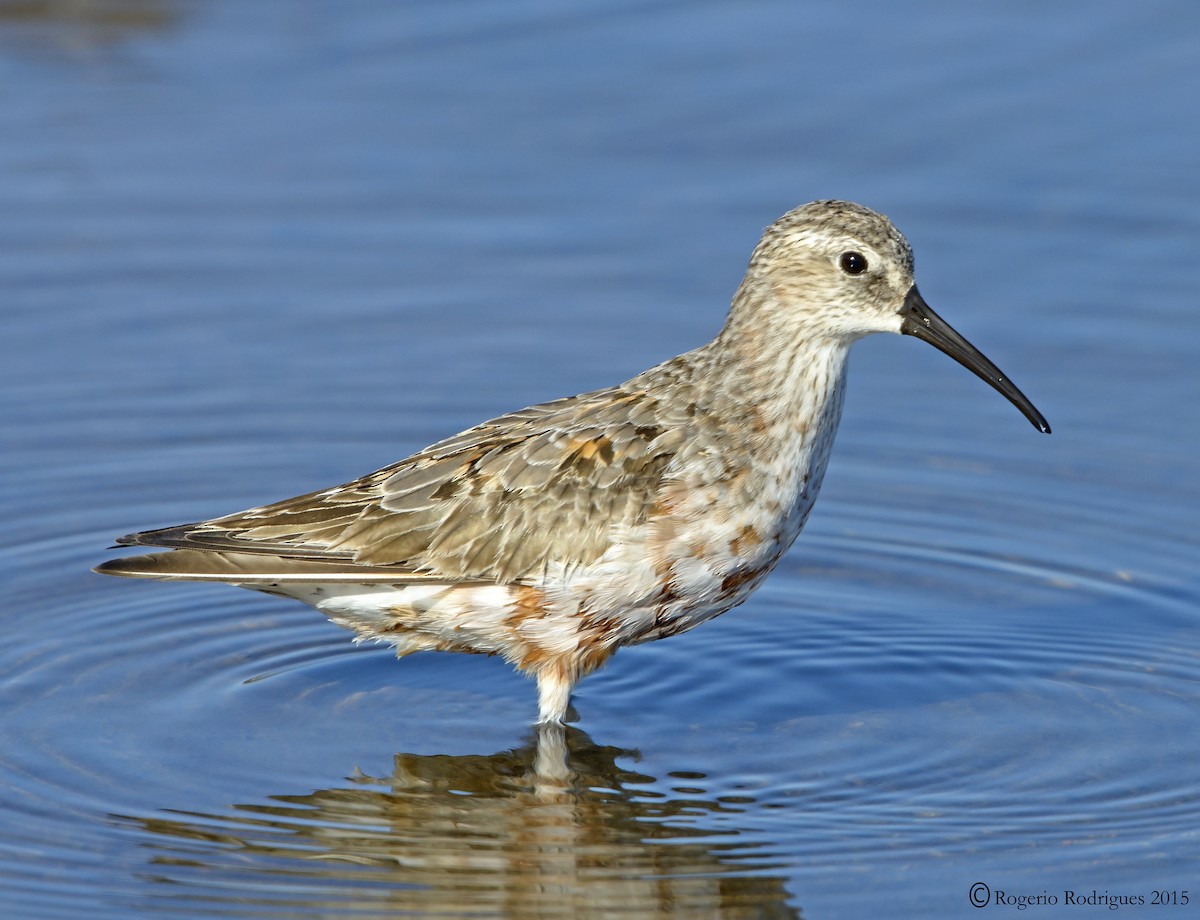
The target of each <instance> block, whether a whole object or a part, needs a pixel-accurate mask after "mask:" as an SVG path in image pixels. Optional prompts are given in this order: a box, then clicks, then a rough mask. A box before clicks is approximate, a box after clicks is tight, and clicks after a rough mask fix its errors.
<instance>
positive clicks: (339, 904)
mask: <svg viewBox="0 0 1200 920" xmlns="http://www.w3.org/2000/svg"><path fill="white" fill-rule="evenodd" d="M631 757H632V758H636V757H637V752H636V751H625V750H621V749H619V748H615V747H608V746H600V745H596V744H595V743H593V742H592V740H591V739H590V738H589V737H588V736H587V735H586V734H585V733H584V732H582V731H579V730H578V729H574V728H570V727H567V726H563V725H558V724H555V725H544V726H539V727H537V728H536V729H535V733H534V735H533V737H532V738H531V739H530V741H529V743H527V744H526V745H524V746H523V747H520V748H518V749H515V750H511V751H503V752H500V753H497V754H492V755H490V756H483V755H466V756H450V755H442V754H438V755H417V754H397V755H395V761H394V767H393V771H392V775H391V776H390V777H386V778H375V777H370V776H366V775H364V774H361V773H358V774H356V775H355V776H353V777H350V778H349V779H348V780H347V781H346V783H345V784H344V785H343V786H340V787H336V788H332V789H324V790H319V791H316V792H312V793H309V794H305V795H275V796H271V797H270V799H269V801H268V802H267V803H265V804H250V805H235V806H233V808H232V809H231V810H230V811H229V812H228V813H224V814H203V813H196V812H182V811H176V810H172V811H170V812H166V813H165V814H166V816H163V814H164V813H160V815H159V816H155V817H142V818H129V817H120V818H118V820H119V821H120V823H122V824H123V825H126V826H129V825H134V826H135V827H137V828H138V830H139V832H143V833H144V832H149V834H150V835H151V839H149V840H148V841H146V845H147V846H148V847H149V848H150V849H151V851H152V852H153V853H154V855H153V856H152V858H151V868H150V869H149V871H148V872H147V876H146V877H147V878H149V879H150V880H152V881H155V882H165V883H168V885H169V887H164V888H163V889H161V890H159V891H158V892H156V893H155V894H154V895H153V896H154V897H155V898H157V899H159V900H163V901H165V902H169V903H170V905H171V906H173V907H175V908H181V907H183V906H184V905H185V904H188V903H190V904H192V905H195V906H197V907H199V906H206V907H209V908H212V907H215V906H216V905H218V904H219V905H222V906H223V907H225V908H231V907H233V906H234V905H238V904H241V905H248V904H254V905H255V906H256V908H257V909H260V910H262V909H266V910H268V911H269V910H270V909H271V908H272V907H275V908H276V909H278V910H280V911H283V912H288V911H305V912H307V910H312V909H316V910H318V911H322V912H324V911H332V912H335V913H336V912H339V911H343V910H350V911H353V912H354V913H358V912H362V911H367V912H368V913H383V914H385V915H386V914H387V913H388V912H391V911H395V912H396V913H403V914H404V915H405V916H421V915H423V914H426V913H428V914H429V915H438V916H459V915H463V916H466V915H469V916H481V917H482V916H498V917H535V916H572V917H591V916H613V915H620V916H641V917H683V916H686V917H699V918H705V917H712V918H751V917H754V918H762V917H766V918H775V917H778V918H785V917H788V918H798V917H800V912H799V910H797V909H796V908H794V907H792V906H791V905H790V904H789V894H788V892H787V890H786V889H785V887H784V879H783V877H782V876H781V875H780V874H779V869H780V866H779V865H778V864H776V865H772V864H771V861H770V859H769V858H768V857H767V856H766V854H764V853H763V852H762V850H763V848H764V843H763V842H762V841H761V840H758V841H753V842H751V841H748V840H745V839H739V837H740V835H741V834H742V833H743V832H740V831H739V829H738V827H737V826H736V818H735V816H736V815H738V814H743V813H745V811H746V810H747V808H748V807H749V806H753V805H754V804H755V801H754V799H753V798H751V797H749V796H745V795H736V796H726V795H722V796H715V797H713V796H709V795H708V793H706V792H705V790H704V789H703V788H699V787H698V785H697V784H698V783H700V782H702V781H703V779H704V777H703V775H702V774H673V776H676V777H679V776H685V777H686V778H684V779H680V780H679V781H678V784H677V785H676V787H675V788H674V789H672V790H671V791H670V792H667V793H664V792H661V791H659V790H658V789H657V788H656V789H650V788H645V787H649V786H650V785H652V784H654V783H655V779H654V777H651V776H647V775H645V774H641V773H638V772H636V771H633V770H630V769H627V768H625V767H622V766H619V765H618V764H617V759H618V758H625V759H626V760H628V759H629V758H631ZM685 784H687V785H685ZM716 828H719V829H716ZM163 906H164V907H166V906H167V904H166V903H164V905H163ZM306 909H307V910H306Z"/></svg>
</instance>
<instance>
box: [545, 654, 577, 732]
mask: <svg viewBox="0 0 1200 920" xmlns="http://www.w3.org/2000/svg"><path fill="white" fill-rule="evenodd" d="M537 686H538V724H540V725H544V724H547V723H553V722H559V723H561V722H562V721H563V720H564V719H565V718H566V716H567V707H568V706H569V705H570V703H571V688H572V687H574V686H575V675H574V674H572V673H570V672H569V671H567V670H566V669H565V668H563V667H561V666H559V665H556V664H551V665H549V666H547V667H544V668H541V669H539V670H538V672H537Z"/></svg>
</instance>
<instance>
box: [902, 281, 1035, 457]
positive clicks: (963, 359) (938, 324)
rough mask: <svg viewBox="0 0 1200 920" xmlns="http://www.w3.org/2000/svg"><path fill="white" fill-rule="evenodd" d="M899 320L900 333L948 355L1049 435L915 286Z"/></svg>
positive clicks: (1022, 399)
mask: <svg viewBox="0 0 1200 920" xmlns="http://www.w3.org/2000/svg"><path fill="white" fill-rule="evenodd" d="M900 316H901V318H902V322H901V324H900V331H901V332H902V333H904V334H905V335H914V336H916V337H917V338H918V339H922V340H923V341H926V342H928V343H929V344H930V345H932V346H933V347H934V348H936V349H937V350H938V351H941V352H944V353H946V354H948V355H949V356H950V357H951V358H953V359H954V360H955V361H957V362H958V363H959V364H961V365H962V366H963V367H965V368H966V369H967V370H969V371H971V372H972V373H974V374H975V375H976V376H977V377H980V378H981V379H983V380H986V381H987V382H988V383H989V384H991V385H992V387H993V388H994V389H995V390H996V391H997V392H998V393H1001V394H1002V395H1003V396H1004V398H1005V399H1007V400H1008V401H1009V402H1010V403H1012V404H1013V405H1014V406H1016V407H1017V408H1018V409H1020V410H1021V413H1022V414H1023V415H1024V416H1025V417H1026V418H1027V419H1029V421H1031V422H1033V427H1034V428H1036V429H1037V430H1038V431H1042V432H1045V433H1046V434H1049V433H1050V425H1049V424H1048V423H1047V422H1046V419H1045V418H1044V417H1043V416H1042V413H1040V412H1038V410H1037V409H1035V408H1034V406H1033V403H1031V402H1030V401H1029V400H1028V399H1027V398H1026V396H1025V394H1024V393H1022V392H1021V391H1020V390H1018V389H1017V388H1016V387H1015V386H1013V384H1012V381H1010V380H1009V379H1008V378H1007V377H1005V376H1004V374H1002V373H1001V372H1000V368H998V367H996V365H994V364H993V363H992V362H991V361H989V360H988V359H987V358H985V357H984V356H983V354H982V353H981V352H980V351H979V349H978V348H976V347H975V346H974V345H972V344H971V343H970V342H968V341H967V340H966V339H964V338H963V337H962V336H961V335H959V334H958V333H957V332H955V331H954V328H953V327H952V326H951V325H950V324H949V323H948V322H946V321H945V320H944V319H942V318H941V317H940V316H938V315H937V314H936V313H934V312H933V310H932V309H930V306H929V304H927V303H926V302H925V299H924V298H923V297H922V296H921V292H920V291H918V290H917V286H916V285H915V284H914V285H913V286H912V287H911V288H909V289H908V296H907V297H905V298H904V306H903V307H901V308H900Z"/></svg>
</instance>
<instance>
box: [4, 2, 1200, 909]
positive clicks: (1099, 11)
mask: <svg viewBox="0 0 1200 920" xmlns="http://www.w3.org/2000/svg"><path fill="white" fill-rule="evenodd" d="M1197 20H1198V17H1197V14H1196V12H1195V11H1194V10H1193V9H1192V7H1190V6H1188V5H1186V4H1181V3H1178V2H1175V3H1171V2H1156V3H1150V4H1141V5H1138V6H1137V7H1136V8H1131V7H1128V6H1127V5H1125V4H1117V3H1103V4H1098V5H1093V6H1092V7H1090V8H1089V14H1088V16H1086V17H1081V16H1079V15H1077V13H1076V12H1073V11H1072V10H1069V9H1067V8H1063V9H1061V10H1057V9H1052V8H1046V7H1044V6H1039V5H1031V4H1024V5H1018V6H1017V7H1013V8H1011V9H1007V10H1000V9H999V8H997V9H991V10H983V9H974V8H972V9H969V10H968V9H966V8H964V9H962V10H956V11H953V12H949V11H947V10H946V9H945V8H944V7H942V6H939V5H935V4H917V5H916V6H913V5H911V4H910V5H908V6H906V7H905V8H904V9H903V10H901V9H900V8H898V7H895V6H894V5H889V4H884V3H868V4H866V5H865V6H864V5H862V4H860V5H858V6H856V7H855V8H854V9H853V10H850V9H848V8H846V7H845V6H844V5H842V4H833V3H816V4H808V5H805V6H804V7H803V8H800V7H797V6H796V5H795V4H790V3H784V2H782V0H780V2H754V3H748V4H738V5H736V6H731V5H728V4H715V3H713V4H708V3H697V4H675V3H634V2H625V3H598V2H596V3H589V2H583V3H578V4H572V5H570V6H568V7H563V6H561V5H554V4H546V3H539V2H534V0H531V2H517V3H510V4H504V5H501V6H495V5H488V4H482V3H478V4H465V5H464V4H456V5H454V6H452V7H450V6H445V5H438V4H432V3H429V4H421V3H415V4H405V5H395V4H386V3H366V4H357V5H355V7H354V10H353V12H352V13H351V12H349V11H348V10H347V8H345V7H344V6H343V5H340V4H336V3H329V2H321V0H312V2H305V3H302V4H294V3H279V2H276V3H271V2H264V3H256V4H238V3H232V2H213V3H206V4H193V3H185V2H179V3H169V2H157V3H156V2H149V0H146V2H141V3H134V2H131V3H119V4H118V3H115V2H114V3H99V2H97V3H82V4H71V5H57V4H23V5H11V6H8V7H0V87H2V89H0V137H3V138H4V142H3V143H2V144H0V291H3V294H2V304H3V306H2V308H0V309H2V310H3V317H4V333H5V334H4V335H3V336H2V337H0V343H2V344H0V349H2V350H0V367H2V368H3V370H2V371H0V387H2V388H3V389H2V391H0V439H2V446H0V512H2V514H3V519H4V521H5V524H6V526H5V527H4V528H3V531H2V535H0V572H2V573H3V580H4V581H3V583H4V584H5V585H6V586H7V589H8V590H7V595H6V603H5V605H4V608H5V612H4V614H3V624H4V636H5V641H4V643H3V648H2V650H0V707H2V709H0V711H2V712H3V714H4V729H3V733H2V738H0V808H3V811H4V820H3V831H0V905H2V906H3V907H4V912H5V913H6V915H12V916H20V917H74V916H79V915H80V914H81V913H84V912H86V913H87V914H89V915H91V916H95V917H108V916H111V917H127V916H130V915H134V916H197V917H199V916H213V915H228V916H397V915H404V916H481V917H482V916H509V917H529V916H614V915H628V916H644V917H661V916H687V917H797V916H801V915H803V916H805V917H808V918H810V920H811V918H819V917H827V916H828V917H834V916H836V917H876V916H880V915H881V914H886V915H894V916H954V917H960V916H963V915H965V914H968V913H970V912H972V908H971V906H970V902H969V900H968V897H969V892H970V890H971V886H972V885H973V884H974V883H976V882H983V883H985V884H986V885H987V886H988V890H989V891H990V892H992V895H990V896H992V897H994V893H995V892H996V891H1005V892H1008V893H1009V894H1013V893H1025V894H1031V895H1037V894H1042V893H1054V894H1056V896H1057V897H1058V898H1059V899H1060V903H1059V904H1058V905H1057V906H1055V905H1050V906H1038V907H1037V908H1036V910H1037V911H1039V913H1038V916H1071V917H1078V916H1082V915H1097V914H1107V913H1108V911H1107V909H1106V908H1105V907H1103V906H1092V907H1073V908H1067V907H1066V906H1065V905H1064V904H1063V903H1062V901H1061V899H1062V897H1063V892H1064V891H1065V890H1067V889H1071V890H1075V891H1078V892H1083V893H1089V892H1092V891H1093V890H1094V891H1096V892H1098V893H1105V892H1108V893H1110V894H1112V895H1128V896H1142V897H1143V898H1144V899H1145V900H1146V905H1145V906H1144V907H1137V906H1135V907H1123V908H1122V910H1123V911H1125V912H1129V911H1131V910H1136V911H1139V912H1141V911H1146V912H1149V911H1150V910H1151V909H1152V907H1151V905H1150V901H1151V898H1152V897H1153V892H1155V891H1173V890H1183V889H1186V888H1188V887H1189V885H1191V887H1192V891H1193V896H1192V902H1191V905H1190V906H1187V907H1184V906H1178V905H1176V906H1169V907H1165V908H1153V909H1156V910H1159V911H1160V912H1165V913H1168V914H1170V915H1171V916H1173V917H1174V916H1187V915H1189V914H1190V913H1194V912H1195V910H1196V906H1195V905H1196V904H1197V903H1198V902H1197V899H1198V898H1200V891H1197V890H1196V889H1197V888H1198V887H1200V886H1198V885H1196V883H1195V877H1194V875H1195V866H1196V864H1197V858H1198V857H1200V841H1198V839H1197V831H1196V828H1197V827H1198V826H1200V782H1198V774H1197V770H1196V769H1195V766H1194V765H1195V764H1196V763H1197V762H1200V737H1198V734H1197V730H1196V712H1197V704H1198V703H1200V660H1198V654H1197V649H1198V648H1200V641H1198V640H1200V618H1198V617H1197V611H1198V609H1200V605H1198V600H1200V581H1198V578H1197V574H1196V562H1195V560H1196V559H1197V558H1198V556H1197V549H1198V544H1200V538H1198V533H1197V528H1196V524H1195V509H1196V507H1197V506H1198V500H1200V490H1198V488H1197V483H1198V482H1200V463H1198V461H1197V459H1196V458H1197V457H1198V456H1200V425H1198V424H1197V422H1198V421H1200V419H1198V418H1197V412H1196V406H1197V405H1200V385H1198V375H1197V374H1196V372H1195V359H1194V355H1195V353H1196V350H1197V347H1198V346H1200V330H1198V328H1197V323H1196V319H1195V317H1196V310H1195V304H1196V302H1197V290H1196V284H1195V280H1194V277H1193V273H1192V272H1191V271H1190V270H1189V266H1190V265H1191V264H1192V263H1193V262H1194V253H1195V251H1196V246H1197V242H1198V241H1200V232H1198V230H1200V227H1198V223H1200V221H1198V219H1197V216H1196V210H1195V202H1196V200H1197V194H1196V193H1197V191H1198V188H1197V180H1196V175H1195V159H1196V157H1195V153H1196V149H1197V133H1198V129H1197V125H1198V124H1200V119H1197V117H1196V116H1197V114H1198V113H1197V112H1196V111H1195V110H1196V102H1195V100H1196V99H1198V98H1200V92H1198V90H1200V85H1198V84H1200V77H1198V76H1197V71H1196V69H1195V67H1194V59H1195V55H1194V50H1195V47H1196V41H1197V38H1198V37H1200V35H1198V28H1197V26H1198V24H1200V23H1198V21H1197ZM835 196H836V197H849V198H853V199H856V200H860V201H862V202H863V203H865V204H868V205H870V206H872V207H876V208H878V209H880V210H883V211H885V212H887V213H888V214H890V215H891V216H892V217H893V218H894V219H895V220H896V221H897V223H898V224H899V225H900V226H901V228H902V229H903V230H904V231H905V232H906V233H907V234H908V236H909V238H910V240H911V241H912V243H913V245H914V247H915V249H916V253H917V263H918V277H919V278H920V283H921V288H922V291H923V292H924V294H925V296H926V297H927V298H928V299H929V301H930V303H931V304H932V305H933V306H934V308H935V309H937V310H939V312H941V313H942V314H943V315H945V316H946V317H947V318H948V319H949V320H950V321H951V322H953V323H954V324H955V325H956V326H957V327H959V328H960V330H961V331H963V332H964V333H965V334H966V335H968V336H969V337H970V338H971V339H972V340H973V341H975V342H976V343H977V344H978V345H979V346H980V347H981V348H982V349H983V350H984V351H985V352H986V353H988V355H989V356H990V357H992V358H993V359H994V360H995V361H996V362H997V363H998V364H999V365H1000V366H1001V367H1003V368H1004V369H1005V371H1007V372H1008V373H1009V374H1010V375H1011V376H1012V377H1013V379H1014V380H1016V381H1017V382H1018V384H1019V385H1020V386H1021V387H1022V388H1023V389H1024V390H1025V391H1026V392H1027V393H1028V394H1029V395H1030V396H1031V398H1033V400H1034V401H1035V402H1036V403H1037V405H1038V406H1039V408H1041V409H1042V410H1043V411H1044V412H1045V413H1046V415H1047V416H1048V418H1049V419H1050V421H1051V423H1052V425H1053V426H1054V429H1055V433H1054V435H1053V436H1052V437H1050V438H1046V437H1043V436H1041V435H1038V434H1037V433H1036V432H1034V431H1033V430H1032V429H1031V428H1030V427H1029V426H1028V424H1027V423H1026V422H1025V421H1024V420H1023V419H1022V418H1021V417H1020V416H1019V415H1018V414H1017V413H1016V412H1014V411H1013V410H1012V407H1011V406H1009V405H1008V404H1006V403H1005V402H1004V401H1003V400H1002V399H1000V398H999V397H998V396H996V394H995V393H993V392H992V391H990V390H989V389H987V388H986V387H985V386H983V385H981V384H980V383H979V382H978V381H977V380H975V379H974V378H972V377H971V376H970V375H968V374H967V373H966V372H964V371H963V370H962V369H961V368H959V367H957V366H956V365H954V364H953V363H952V362H950V361H948V360H946V359H945V357H944V356H941V355H939V354H937V353H936V352H934V351H933V350H932V349H929V348H927V347H926V346H924V345H922V344H921V343H919V342H917V341H916V340H913V339H896V338H892V337H888V338H887V339H884V338H876V339H872V340H869V341H866V342H863V343H861V344H860V345H858V346H856V350H855V353H854V356H853V360H852V371H851V388H850V392H849V395H848V401H847V407H846V413H845V420H844V423H843V426H842V431H841V434H840V436H839V441H838V445H837V448H836V450H835V454H834V459H833V463H832V466H831V469H830V472H829V475H828V477H827V480H826V485H825V490H824V494H823V495H822V497H821V499H820V501H819V502H818V504H817V510H816V512H815V513H814V516H813V518H812V520H811V522H810V524H809V526H808V528H807V529H806V531H805V533H804V534H803V535H802V536H801V539H800V540H799V541H798V542H797V544H796V546H795V547H794V549H793V550H792V552H791V553H790V554H789V555H788V556H787V557H786V558H785V560H784V561H783V563H782V564H781V565H780V567H779V569H778V570H777V571H776V573H775V574H774V575H773V576H772V578H771V579H770V580H769V581H768V582H767V584H766V586H765V587H764V588H763V589H762V590H760V591H759V592H758V593H757V594H756V595H755V596H754V597H753V598H752V599H751V600H750V601H749V602H748V603H746V604H745V605H744V606H743V607H741V608H739V609H738V610H736V611H733V612H731V613H730V614H728V615H726V616H724V617H722V618H720V619H718V620H716V621H714V622H712V623H710V624H707V625H705V626H704V627H703V628H701V629H698V630H695V631H693V632H691V633H687V634H685V635H682V636H679V637H676V638H673V639H672V640H671V641H669V642H660V643H654V644H651V645H649V646H643V647H638V648H635V649H629V650H625V651H622V653H621V654H620V655H618V656H617V657H616V658H615V659H614V660H613V662H612V663H611V664H610V666H609V667H608V668H607V669H606V670H604V671H603V672H602V673H600V674H598V675H595V676H594V677H591V678H589V679H588V680H586V681H585V682H584V683H583V684H582V685H581V686H580V688H579V692H578V693H577V695H576V698H575V704H576V708H577V710H578V716H579V718H578V721H577V722H575V723H574V724H573V725H572V726H571V727H569V728H568V729H566V730H565V731H564V732H562V733H551V734H550V735H549V736H539V735H538V734H537V733H535V732H534V731H533V729H532V728H531V727H530V725H529V723H530V721H531V719H532V717H533V715H534V713H535V709H536V706H535V698H534V692H533V687H532V685H531V684H529V683H527V682H526V681H525V680H524V679H523V678H521V677H520V676H519V675H516V674H514V673H513V672H512V671H511V670H510V669H509V668H508V667H507V666H505V665H504V664H503V663H502V662H498V661H495V660H490V659H483V658H474V657H465V656H438V655H418V656H413V657H411V658H408V659H405V660H404V661H401V662H397V661H396V660H395V659H394V658H393V657H392V656H391V654H390V653H389V652H388V651H387V650H386V649H384V648H376V647H370V646H355V645H353V644H352V643H351V642H350V641H348V640H349V636H348V635H347V634H346V633H344V632H342V631H341V630H339V629H338V628H337V627H335V626H333V625H331V624H329V623H327V622H325V621H324V620H323V619H322V618H321V617H320V616H319V615H317V614H315V613H314V612H313V611H311V610H310V609H308V608H306V607H303V606H301V605H298V604H295V603H291V602H287V601H285V600H280V599H273V598H268V597H264V596H259V595H254V594H251V593H248V592H239V591H234V590H232V589H229V588H222V587H220V586H203V585H157V584H139V583H133V582H127V581H123V580H120V581H119V580H116V579H107V580H106V579H101V578H99V577H98V576H95V575H93V574H91V572H90V571H89V569H90V566H92V565H93V564H95V563H96V562H98V561H100V560H101V559H102V558H105V551H104V548H105V547H106V546H107V545H108V543H109V542H111V539H112V538H113V537H114V536H115V535H117V534H120V533H124V532H127V531H129V530H135V529H144V528H149V527H154V526H160V525H166V524H171V523H177V522H180V521H185V520H195V519H200V518H203V517H206V516H212V515H216V514H220V513H224V512H228V511H233V510H236V509H239V508H243V507H247V506H249V505H252V504H259V503H262V502H265V501H268V500H272V499H276V498H281V497H284V496H286V495H290V494H297V493H300V492H302V491H307V490H309V489H313V488H317V487H321V486H326V485H331V484H334V483H336V482H340V481H344V480H346V479H349V478H351V477H353V476H356V475H359V474H361V473H363V472H366V471H368V470H370V469H373V468H376V467H378V466H382V465H383V464H385V463H387V462H390V461H392V460H395V459H398V458H399V457H401V456H403V455H405V454H407V453H409V452H411V451H413V450H416V449H419V448H420V447H422V446H424V445H425V444H426V443H429V442H430V441H432V440H434V439H436V438H438V437H441V436H444V435H447V434H450V433H453V432H454V431H457V430H460V429H462V428H464V427H466V426H468V425H470V424H473V423H475V422H477V421H479V420H481V419H484V418H487V417H491V416H494V415H496V414H499V413H501V412H504V411H507V410H510V409H514V408H517V407H519V406H522V405H526V404H528V403H531V402H535V401H541V400H546V399H550V398H554V397H557V396H563V395H568V394H571V393H574V392H578V391H581V390H585V389H589V388H594V387H599V386H603V385H606V384H609V383H613V382H616V381H618V380H621V379H624V378H625V377H628V376H630V375H632V374H633V373H636V372H637V371H639V370H641V369H643V368H644V367H647V366H649V365H650V364H652V363H654V362H657V361H659V360H662V359H664V358H666V357H669V356H671V355H673V354H675V353H677V352H679V351H682V350H685V349H687V348H691V347H694V346H695V345H697V344H699V343H701V342H703V341H705V340H706V339H707V338H708V337H710V336H711V335H712V334H714V332H715V331H716V330H717V329H718V328H719V325H720V323H721V320H722V318H723V315H724V311H725V308H726V305H727V304H728V299H729V295H730V294H731V292H732V291H733V289H734V287H735V286H736V284H737V282H738V280H739V278H740V276H741V272H742V269H743V267H744V264H745V260H746V258H747V256H748V255H749V252H750V249H751V247H752V246H753V244H754V242H755V240H756V239H757V236H758V233H759V232H760V230H761V228H762V227H763V226H764V225H765V224H767V223H769V222H770V221H771V220H773V219H774V218H775V217H776V216H778V215H779V214H780V213H782V212H783V211H785V210H787V209H788V208H790V207H792V206H794V205H795V204H798V203H800V202H802V201H805V200H808V199H811V198H817V197H835ZM989 903H991V902H989ZM1009 909H1011V910H1016V908H1015V907H1011V908H1009ZM1033 909H1034V908H1031V910H1033Z"/></svg>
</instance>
